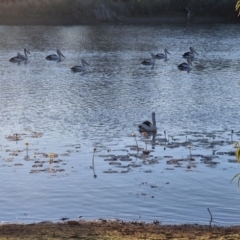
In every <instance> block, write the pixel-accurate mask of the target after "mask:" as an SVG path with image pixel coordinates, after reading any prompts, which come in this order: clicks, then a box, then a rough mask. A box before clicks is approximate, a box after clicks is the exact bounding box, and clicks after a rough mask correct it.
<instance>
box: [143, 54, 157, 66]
mask: <svg viewBox="0 0 240 240" xmlns="http://www.w3.org/2000/svg"><path fill="white" fill-rule="evenodd" d="M151 56H152V58H149V59H144V60H143V61H142V62H141V64H143V65H149V66H152V69H153V68H154V65H155V59H156V56H155V54H153V53H151Z"/></svg>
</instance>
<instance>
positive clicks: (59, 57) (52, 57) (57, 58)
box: [46, 49, 65, 62]
mask: <svg viewBox="0 0 240 240" xmlns="http://www.w3.org/2000/svg"><path fill="white" fill-rule="evenodd" d="M62 57H64V58H65V56H64V55H63V54H62V53H61V51H60V50H59V49H57V54H51V55H48V56H47V57H46V59H47V60H50V61H58V62H60V61H61V60H62Z"/></svg>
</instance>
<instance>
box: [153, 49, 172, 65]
mask: <svg viewBox="0 0 240 240" xmlns="http://www.w3.org/2000/svg"><path fill="white" fill-rule="evenodd" d="M167 54H170V53H169V52H168V50H167V49H166V48H165V49H164V53H158V54H156V55H155V57H156V59H164V61H165V62H166V61H168V59H167Z"/></svg>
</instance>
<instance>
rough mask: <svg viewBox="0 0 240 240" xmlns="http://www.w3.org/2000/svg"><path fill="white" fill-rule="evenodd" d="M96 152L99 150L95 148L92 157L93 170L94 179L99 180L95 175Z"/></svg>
mask: <svg viewBox="0 0 240 240" xmlns="http://www.w3.org/2000/svg"><path fill="white" fill-rule="evenodd" d="M96 151H97V148H94V149H93V156H92V169H93V177H94V178H97V175H96V173H95V167H94V157H95V153H96Z"/></svg>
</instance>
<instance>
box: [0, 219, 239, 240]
mask: <svg viewBox="0 0 240 240" xmlns="http://www.w3.org/2000/svg"><path fill="white" fill-rule="evenodd" d="M5 239H10V240H11V239H15V240H18V239H26V240H30V239H48V240H49V239H88V240H91V239H92V240H93V239H102V240H108V239H109V240H110V239H115V240H120V239H121V240H129V239H131V240H140V239H148V240H151V239H204V240H206V239H240V226H229V227H221V226H210V225H199V224H182V225H161V224H160V223H159V222H157V221H156V222H153V223H143V222H124V221H120V220H114V221H112V220H97V221H83V220H80V221H71V220H69V221H66V222H62V223H51V222H41V223H32V224H1V225H0V240H5Z"/></svg>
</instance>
